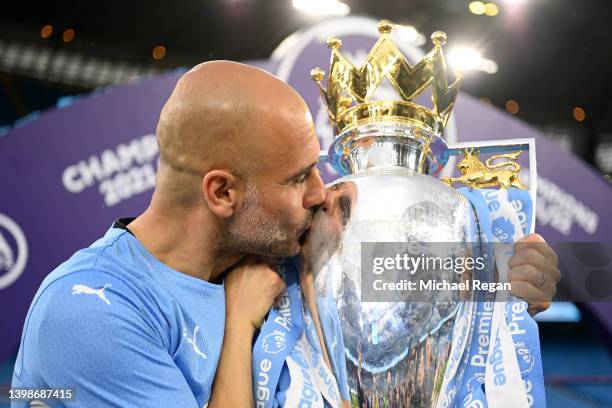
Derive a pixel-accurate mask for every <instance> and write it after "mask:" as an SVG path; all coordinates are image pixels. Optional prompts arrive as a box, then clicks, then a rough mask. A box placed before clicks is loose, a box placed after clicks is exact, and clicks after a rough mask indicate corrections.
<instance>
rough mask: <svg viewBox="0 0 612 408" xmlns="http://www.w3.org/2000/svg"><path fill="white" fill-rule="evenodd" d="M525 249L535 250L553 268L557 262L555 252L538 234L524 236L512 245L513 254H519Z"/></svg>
mask: <svg viewBox="0 0 612 408" xmlns="http://www.w3.org/2000/svg"><path fill="white" fill-rule="evenodd" d="M527 248H531V249H535V250H536V251H538V252H539V253H541V254H542V255H543V256H544V257H545V258H546V259H548V260H549V261H550V262H551V263H552V264H553V265H555V266H556V265H557V263H558V262H559V259H558V258H557V254H556V253H555V251H553V249H552V248H551V247H550V245H548V244H547V243H546V241H544V238H542V237H541V236H540V235H539V234H529V235H526V236H524V237H523V238H521V239H520V240H518V241H517V242H516V243H515V244H514V252H519V251H521V250H523V249H527Z"/></svg>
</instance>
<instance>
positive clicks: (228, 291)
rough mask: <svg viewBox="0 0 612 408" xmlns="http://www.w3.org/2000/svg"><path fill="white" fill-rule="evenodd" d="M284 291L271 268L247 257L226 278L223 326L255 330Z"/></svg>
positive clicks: (264, 263)
mask: <svg viewBox="0 0 612 408" xmlns="http://www.w3.org/2000/svg"><path fill="white" fill-rule="evenodd" d="M285 289H286V286H285V282H283V279H282V278H281V277H280V275H279V274H278V273H277V272H276V270H275V269H274V267H273V266H271V264H269V263H266V262H265V261H263V260H262V259H261V258H256V257H254V256H252V255H249V256H247V257H246V258H245V259H244V260H242V261H241V262H240V263H239V264H237V265H236V266H235V267H234V268H233V269H232V270H231V271H230V272H229V274H228V275H227V277H226V278H225V310H226V313H227V314H226V319H225V321H226V325H235V324H237V325H248V324H250V325H251V327H252V328H253V329H258V328H259V326H261V323H262V320H263V318H264V317H265V316H266V314H267V313H268V312H269V311H270V308H271V307H272V305H273V304H274V300H275V299H276V298H277V297H278V296H280V295H281V294H282V293H283V292H284V291H285Z"/></svg>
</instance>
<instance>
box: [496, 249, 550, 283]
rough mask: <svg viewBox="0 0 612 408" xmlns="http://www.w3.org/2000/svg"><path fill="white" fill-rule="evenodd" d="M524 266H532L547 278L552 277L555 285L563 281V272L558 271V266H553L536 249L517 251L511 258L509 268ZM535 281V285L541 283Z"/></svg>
mask: <svg viewBox="0 0 612 408" xmlns="http://www.w3.org/2000/svg"><path fill="white" fill-rule="evenodd" d="M523 265H531V266H533V267H535V268H537V269H539V270H540V271H542V272H544V273H545V274H546V276H547V277H550V279H552V280H553V281H554V282H555V283H557V282H559V280H561V272H559V269H557V266H556V264H553V263H552V262H551V261H550V260H549V259H548V258H546V257H545V256H544V255H542V253H541V252H539V251H537V250H536V249H535V248H531V247H529V248H523V249H521V250H520V251H517V252H515V253H514V255H512V257H510V260H509V261H508V266H509V267H510V268H512V269H514V268H517V267H519V266H523ZM539 282H540V281H535V282H534V283H536V284H537V283H539Z"/></svg>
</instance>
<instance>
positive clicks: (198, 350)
mask: <svg viewBox="0 0 612 408" xmlns="http://www.w3.org/2000/svg"><path fill="white" fill-rule="evenodd" d="M198 330H200V326H196V327H194V328H193V339H190V338H189V337H188V336H187V329H183V337H186V338H187V342H188V343H189V344H191V345H192V346H193V351H194V352H195V353H196V354H197V355H198V356H200V357H202V358H203V359H204V360H206V359H207V358H208V357H206V354H204V353H202V350H200V348H199V347H198V345H197V344H196V335H197V334H198Z"/></svg>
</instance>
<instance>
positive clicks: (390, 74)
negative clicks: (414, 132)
mask: <svg viewBox="0 0 612 408" xmlns="http://www.w3.org/2000/svg"><path fill="white" fill-rule="evenodd" d="M392 29H393V24H392V23H391V22H390V21H388V20H382V21H381V22H380V23H378V31H379V32H380V34H381V36H380V38H379V39H378V41H377V42H376V44H374V47H372V50H371V51H370V53H369V54H368V56H367V58H366V61H365V62H364V64H363V65H362V66H361V67H360V68H357V67H355V66H354V65H353V64H352V63H351V62H350V61H349V60H347V59H346V58H345V57H344V56H343V55H342V54H341V53H340V47H341V46H342V42H341V41H340V40H339V39H337V38H334V37H332V38H329V39H328V40H327V46H328V47H329V48H330V49H331V62H330V68H329V75H328V79H327V89H324V88H323V86H322V85H321V81H322V80H323V78H324V77H325V72H324V71H323V70H322V69H321V68H319V67H317V68H314V69H313V70H312V71H310V75H311V77H312V78H313V79H314V80H315V81H316V82H317V84H318V85H319V88H320V90H321V94H322V95H323V99H324V100H325V102H326V105H327V111H328V113H329V117H330V119H331V121H332V123H333V125H334V133H335V134H336V135H338V134H340V133H342V131H344V130H347V129H351V128H354V127H356V126H361V125H363V124H368V123H375V122H385V121H391V122H400V123H408V124H413V125H416V126H419V127H423V128H425V129H428V130H430V131H432V132H434V133H436V134H441V133H442V131H443V129H444V126H445V125H446V122H447V121H448V118H449V116H450V114H451V111H452V109H453V106H454V105H455V98H456V97H457V93H458V92H459V84H460V82H461V76H460V75H459V74H458V73H455V75H454V79H453V80H451V81H449V77H448V72H447V68H446V62H445V59H444V54H443V53H442V46H443V45H444V44H445V43H446V34H445V33H443V32H442V31H436V32H434V33H433V34H432V35H431V39H432V41H433V43H434V48H433V49H432V50H431V51H430V52H429V53H428V54H427V55H425V57H424V58H423V59H422V60H421V61H419V62H418V63H417V64H416V65H414V66H411V65H410V64H409V63H408V61H407V60H406V58H405V57H404V55H403V54H402V52H401V51H400V50H399V48H398V47H397V46H396V45H395V43H394V42H393V41H392V40H391V38H390V34H391V31H392ZM385 77H386V78H387V79H388V80H389V82H390V83H391V85H393V87H394V88H395V89H396V90H397V91H398V93H399V95H400V96H401V98H402V100H397V101H372V100H371V98H372V96H373V95H374V92H375V91H376V89H377V88H378V85H380V83H381V81H382V80H383V78H385ZM449 82H450V85H449ZM429 84H432V102H433V109H429V108H427V107H425V106H422V105H419V104H417V103H414V102H413V100H414V99H415V98H416V97H417V96H419V95H420V94H422V93H423V91H424V90H425V89H426V88H427V86H428V85H429ZM354 102H356V104H354Z"/></svg>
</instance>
